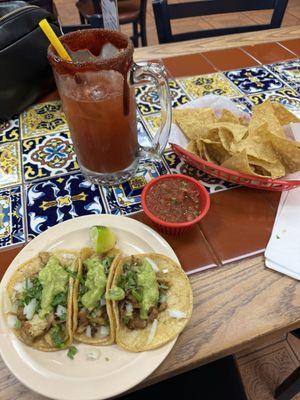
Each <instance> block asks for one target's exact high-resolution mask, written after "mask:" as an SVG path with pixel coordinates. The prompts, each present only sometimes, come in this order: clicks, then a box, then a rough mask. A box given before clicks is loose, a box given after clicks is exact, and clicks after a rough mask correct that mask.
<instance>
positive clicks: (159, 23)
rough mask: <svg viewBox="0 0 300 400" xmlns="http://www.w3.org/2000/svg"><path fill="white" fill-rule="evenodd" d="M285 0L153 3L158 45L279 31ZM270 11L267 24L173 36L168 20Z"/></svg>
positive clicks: (166, 1)
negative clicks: (268, 30) (267, 30)
mask: <svg viewBox="0 0 300 400" xmlns="http://www.w3.org/2000/svg"><path fill="white" fill-rule="evenodd" d="M287 3H288V0H202V1H190V2H187V3H174V4H168V0H153V2H152V5H153V11H154V17H155V23H156V29H157V36H158V41H159V43H170V42H178V41H182V40H191V39H199V38H205V37H210V36H219V35H226V34H231V33H240V32H251V31H257V30H263V29H271V28H279V27H280V26H281V22H282V19H283V17H284V13H285V9H286V6H287ZM257 10H273V14H272V18H271V22H270V23H269V24H259V25H248V26H236V27H229V28H218V29H208V30H201V31H193V32H185V33H178V34H173V33H172V28H171V20H176V19H181V18H188V17H198V16H203V15H213V14H224V13H235V12H245V11H257Z"/></svg>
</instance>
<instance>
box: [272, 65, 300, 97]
mask: <svg viewBox="0 0 300 400" xmlns="http://www.w3.org/2000/svg"><path fill="white" fill-rule="evenodd" d="M266 67H267V68H268V69H269V70H270V71H272V72H273V73H274V74H276V75H278V76H279V77H280V78H281V79H282V80H283V81H284V82H285V83H286V84H288V85H290V86H292V87H293V88H294V89H295V90H296V91H298V93H300V59H297V60H291V61H283V62H280V63H275V64H270V65H267V66H266Z"/></svg>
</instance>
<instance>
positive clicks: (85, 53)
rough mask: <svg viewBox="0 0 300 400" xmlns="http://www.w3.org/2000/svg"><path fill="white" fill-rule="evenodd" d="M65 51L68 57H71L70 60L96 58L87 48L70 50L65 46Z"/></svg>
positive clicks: (79, 60)
mask: <svg viewBox="0 0 300 400" xmlns="http://www.w3.org/2000/svg"><path fill="white" fill-rule="evenodd" d="M66 47H67V46H66ZM67 51H68V53H69V55H70V57H71V58H72V61H75V62H95V61H97V59H98V58H97V57H95V56H94V54H92V53H91V52H90V50H88V49H80V50H77V51H72V50H71V49H69V48H68V47H67Z"/></svg>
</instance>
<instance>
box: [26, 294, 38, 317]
mask: <svg viewBox="0 0 300 400" xmlns="http://www.w3.org/2000/svg"><path fill="white" fill-rule="evenodd" d="M36 305H37V302H36V299H32V300H31V302H30V303H29V304H27V305H26V306H25V307H24V309H23V314H24V315H25V316H26V319H28V321H30V320H31V319H32V317H33V316H34V313H35V309H36Z"/></svg>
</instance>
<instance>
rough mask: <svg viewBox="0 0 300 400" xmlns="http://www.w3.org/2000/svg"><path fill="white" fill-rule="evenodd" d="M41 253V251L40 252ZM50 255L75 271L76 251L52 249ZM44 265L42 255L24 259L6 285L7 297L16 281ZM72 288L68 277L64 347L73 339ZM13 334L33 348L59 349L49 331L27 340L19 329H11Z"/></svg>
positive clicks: (29, 276)
mask: <svg viewBox="0 0 300 400" xmlns="http://www.w3.org/2000/svg"><path fill="white" fill-rule="evenodd" d="M40 254H42V253H40ZM50 255H52V256H55V257H57V258H58V260H59V262H60V265H61V266H63V267H64V268H68V269H69V270H71V271H73V272H77V270H78V266H79V257H78V254H77V252H74V251H70V250H54V251H52V252H51V253H50ZM44 266H45V263H44V262H43V261H42V256H41V255H38V256H36V257H33V258H31V259H30V260H28V261H26V262H25V263H23V264H22V265H20V266H19V268H18V269H17V270H16V271H15V273H14V274H13V276H12V278H11V280H10V281H9V283H8V285H7V293H8V296H9V298H12V296H13V293H14V291H15V290H14V286H15V284H16V283H17V282H21V281H24V279H26V278H32V277H34V276H36V275H37V274H38V273H39V272H40V271H41V270H42V269H43V267H44ZM73 290H74V279H73V278H72V277H70V279H69V291H68V307H67V316H66V336H65V337H64V344H65V347H67V346H69V345H70V344H71V343H72V341H73V331H72V301H73ZM13 331H14V334H15V335H16V336H17V338H18V339H19V340H20V341H21V342H23V343H25V344H26V345H28V346H30V347H33V348H34V349H37V350H41V351H59V350H60V349H58V348H57V347H55V346H54V344H53V342H52V339H51V336H50V334H49V332H45V334H42V335H40V336H38V337H36V338H34V339H33V340H32V341H29V340H28V337H27V335H24V334H22V330H21V329H13Z"/></svg>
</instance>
